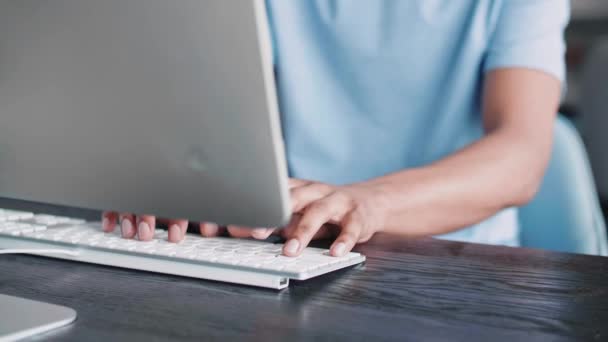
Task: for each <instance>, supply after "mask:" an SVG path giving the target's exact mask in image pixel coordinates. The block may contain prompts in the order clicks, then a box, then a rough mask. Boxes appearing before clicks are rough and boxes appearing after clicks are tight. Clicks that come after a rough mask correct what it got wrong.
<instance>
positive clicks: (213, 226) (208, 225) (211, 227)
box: [203, 223, 220, 237]
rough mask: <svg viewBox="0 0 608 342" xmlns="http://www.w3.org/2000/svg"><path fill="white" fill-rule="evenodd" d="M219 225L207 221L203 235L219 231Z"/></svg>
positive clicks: (212, 234)
mask: <svg viewBox="0 0 608 342" xmlns="http://www.w3.org/2000/svg"><path fill="white" fill-rule="evenodd" d="M219 229H220V228H219V227H218V226H217V225H216V224H212V223H205V224H204V225H203V235H204V236H209V237H210V236H214V235H216V234H217V232H218V231H219Z"/></svg>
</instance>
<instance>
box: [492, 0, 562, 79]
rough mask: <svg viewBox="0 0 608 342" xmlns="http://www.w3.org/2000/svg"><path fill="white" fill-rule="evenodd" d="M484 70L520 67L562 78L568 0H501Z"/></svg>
mask: <svg viewBox="0 0 608 342" xmlns="http://www.w3.org/2000/svg"><path fill="white" fill-rule="evenodd" d="M500 6H501V7H500V9H499V12H498V15H497V21H496V25H495V28H494V32H493V33H492V36H491V37H490V41H489V45H488V50H487V55H486V60H485V64H484V70H485V71H489V70H493V69H498V68H508V67H523V68H530V69H536V70H540V71H544V72H547V73H549V74H551V75H553V76H555V77H557V78H558V79H559V80H561V81H563V80H564V78H565V69H566V67H565V50H566V44H565V41H564V30H565V28H566V26H567V25H568V21H569V19H570V3H569V0H503V1H502V3H501V5H500Z"/></svg>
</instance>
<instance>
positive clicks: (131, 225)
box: [120, 213, 137, 239]
mask: <svg viewBox="0 0 608 342" xmlns="http://www.w3.org/2000/svg"><path fill="white" fill-rule="evenodd" d="M120 230H121V232H122V237H123V238H125V239H132V238H134V237H135V234H136V233H137V231H136V230H135V215H133V214H130V213H122V214H120Z"/></svg>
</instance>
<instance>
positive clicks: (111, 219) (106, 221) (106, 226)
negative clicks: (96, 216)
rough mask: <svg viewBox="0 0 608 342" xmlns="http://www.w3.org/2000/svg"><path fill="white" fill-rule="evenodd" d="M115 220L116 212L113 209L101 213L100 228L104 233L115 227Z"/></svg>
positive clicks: (116, 217) (116, 218)
mask: <svg viewBox="0 0 608 342" xmlns="http://www.w3.org/2000/svg"><path fill="white" fill-rule="evenodd" d="M116 220H118V213H117V212H114V211H105V212H103V214H101V229H102V230H103V231H104V232H106V233H111V232H113V231H114V229H115V228H116Z"/></svg>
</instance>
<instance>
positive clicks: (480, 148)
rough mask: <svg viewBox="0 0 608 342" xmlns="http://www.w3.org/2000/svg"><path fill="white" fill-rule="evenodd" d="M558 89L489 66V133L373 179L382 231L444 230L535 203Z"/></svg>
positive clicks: (523, 72) (533, 74) (532, 74)
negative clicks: (378, 191)
mask: <svg viewBox="0 0 608 342" xmlns="http://www.w3.org/2000/svg"><path fill="white" fill-rule="evenodd" d="M560 93H561V83H560V82H559V81H558V80H557V79H556V78H554V77H552V76H550V75H549V74H545V73H543V72H539V71H534V70H528V69H521V68H513V69H498V70H494V71H491V72H489V73H488V74H487V75H486V80H485V88H484V97H483V121H484V128H485V133H486V135H485V137H484V138H482V139H481V140H479V141H477V142H476V143H474V144H472V145H470V146H468V147H466V148H464V149H462V150H460V151H458V152H456V153H455V154H453V155H451V156H449V157H447V158H445V159H443V160H440V161H438V162H436V163H434V164H432V165H430V166H427V167H423V168H420V169H414V170H406V171H402V172H398V173H395V174H392V175H388V176H385V177H381V178H378V179H376V180H373V181H372V182H371V184H374V185H375V186H379V187H380V188H381V189H383V190H382V192H383V193H384V196H385V199H384V200H382V201H381V202H382V205H383V206H385V208H384V209H383V210H386V211H387V213H388V214H387V215H386V218H387V219H386V222H385V226H384V230H385V231H389V232H394V233H401V234H406V235H436V234H443V233H447V232H450V231H453V230H456V229H458V228H462V227H465V226H469V225H471V224H475V223H478V222H480V221H481V220H483V219H485V218H488V217H490V216H492V215H493V214H495V213H496V212H498V211H499V210H501V209H504V208H507V207H513V206H521V205H523V204H525V203H527V202H528V201H530V200H531V199H532V198H533V196H534V194H535V193H536V191H537V189H538V187H539V185H540V183H541V181H542V177H543V175H544V171H545V168H546V166H547V163H548V160H549V157H550V153H551V147H552V136H553V128H554V120H555V115H556V113H557V109H558V104H559V99H560Z"/></svg>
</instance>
